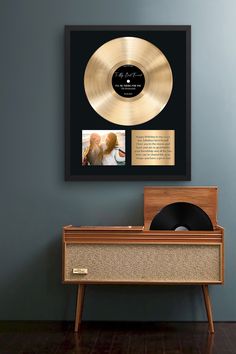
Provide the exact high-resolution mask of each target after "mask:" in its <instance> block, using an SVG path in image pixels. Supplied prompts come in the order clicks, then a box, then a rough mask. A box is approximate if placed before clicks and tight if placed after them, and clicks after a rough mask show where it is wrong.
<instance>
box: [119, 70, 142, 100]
mask: <svg viewBox="0 0 236 354" xmlns="http://www.w3.org/2000/svg"><path fill="white" fill-rule="evenodd" d="M144 85H145V78H144V74H143V72H142V71H141V70H140V69H139V68H138V67H137V66H135V65H122V66H120V67H119V68H118V69H116V70H115V72H114V74H113V75H112V86H113V89H114V90H115V91H116V93H118V95H120V96H122V97H126V98H130V97H135V96H137V95H138V94H139V93H140V92H142V90H143V88H144Z"/></svg>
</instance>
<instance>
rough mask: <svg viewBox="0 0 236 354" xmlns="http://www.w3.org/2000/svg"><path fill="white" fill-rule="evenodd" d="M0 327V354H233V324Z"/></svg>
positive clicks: (235, 330) (235, 334) (235, 341)
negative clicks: (212, 330) (75, 329)
mask: <svg viewBox="0 0 236 354" xmlns="http://www.w3.org/2000/svg"><path fill="white" fill-rule="evenodd" d="M73 325H74V324H73V323H59V322H0V354H52V353H53V354H78V353H79V354H95V353H101V354H121V353H127V354H144V353H145V354H190V353H191V354H233V353H234V354H236V323H215V334H214V335H208V333H207V324H206V323H126V322H125V323H116V322H112V323H110V322H109V323H108V322H106V323H101V322H99V323H98V322H90V323H89V322H87V323H82V327H81V332H80V333H77V334H76V333H74V332H73Z"/></svg>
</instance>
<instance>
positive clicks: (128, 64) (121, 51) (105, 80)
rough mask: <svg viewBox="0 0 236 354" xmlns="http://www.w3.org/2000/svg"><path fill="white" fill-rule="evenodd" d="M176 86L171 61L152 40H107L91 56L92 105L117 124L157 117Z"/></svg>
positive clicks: (88, 75)
mask: <svg viewBox="0 0 236 354" xmlns="http://www.w3.org/2000/svg"><path fill="white" fill-rule="evenodd" d="M172 86H173V77H172V71H171V67H170V64H169V62H168V60H167V59H166V57H165V55H164V54H163V53H162V52H161V51H160V49H158V48H157V47H156V46H155V45H153V44H152V43H150V42H148V41H146V40H144V39H141V38H137V37H120V38H116V39H113V40H111V41H109V42H106V43H105V44H103V45H102V46H101V47H99V48H98V49H97V50H96V51H95V52H94V54H93V55H92V56H91V58H90V59H89V61H88V63H87V66H86V69H85V74H84V88H85V92H86V95H87V98H88V101H89V103H90V105H91V106H92V107H93V109H94V110H95V111H96V112H97V113H98V114H99V115H100V116H102V117H103V118H105V119H106V120H108V121H109V122H111V123H114V124H120V125H136V124H142V123H145V122H148V121H149V120H151V119H152V118H154V117H156V116H157V115H158V114H159V113H160V112H161V111H162V110H163V108H164V107H165V105H166V104H167V102H168V100H169V98H170V95H171V91H172Z"/></svg>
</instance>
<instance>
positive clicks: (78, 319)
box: [75, 284, 85, 332]
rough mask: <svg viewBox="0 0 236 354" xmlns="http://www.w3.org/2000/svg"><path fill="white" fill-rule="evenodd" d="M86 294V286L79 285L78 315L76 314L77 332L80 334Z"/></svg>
mask: <svg viewBox="0 0 236 354" xmlns="http://www.w3.org/2000/svg"><path fill="white" fill-rule="evenodd" d="M84 292H85V285H83V284H81V285H78V290H77V304H76V313H75V332H78V329H79V326H80V324H81V318H82V312H83V304H84Z"/></svg>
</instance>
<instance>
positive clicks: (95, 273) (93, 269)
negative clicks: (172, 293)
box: [64, 244, 222, 283]
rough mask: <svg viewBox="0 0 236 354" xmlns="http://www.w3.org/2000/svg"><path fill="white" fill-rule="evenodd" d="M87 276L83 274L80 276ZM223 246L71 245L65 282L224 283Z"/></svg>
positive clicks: (66, 261) (66, 263) (68, 246)
mask: <svg viewBox="0 0 236 354" xmlns="http://www.w3.org/2000/svg"><path fill="white" fill-rule="evenodd" d="M80 273H83V274H80ZM221 280H222V279H221V246H220V245H219V244H210V245H206V244H198V245H196V244H188V245H186V244H184V245H182V244H177V245H173V244H171V245H170V244H155V245H148V244H144V245H143V244H142V245H138V244H132V245H131V244H128V245H119V244H116V245H112V244H110V245H109V244H67V245H66V246H65V269H64V281H68V282H70V281H72V282H74V281H78V282H80V281H86V282H88V283H89V282H91V283H92V282H93V281H94V282H130V283H139V282H140V283H142V282H160V283H165V282H166V283H173V282H177V283H198V282H203V283H204V282H209V283H211V282H216V283H217V282H221Z"/></svg>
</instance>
